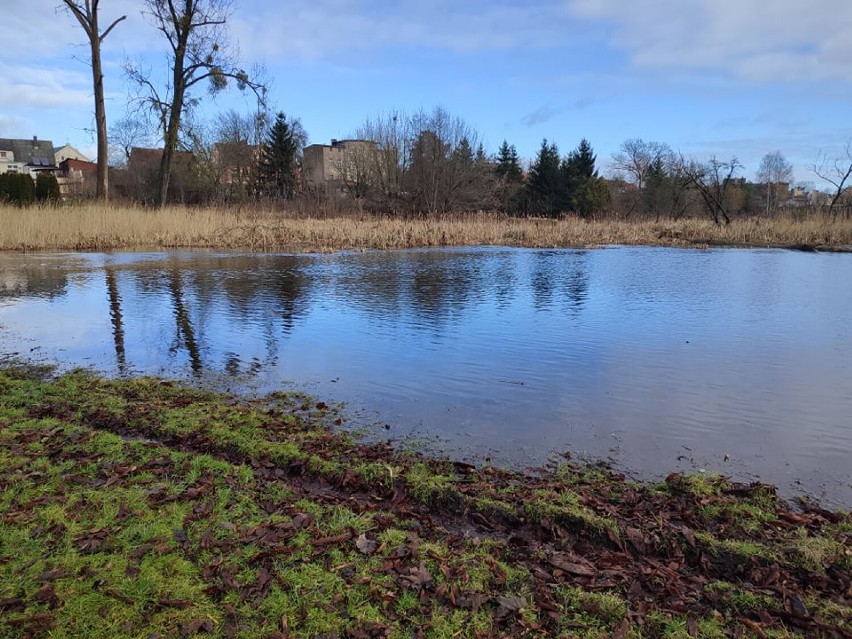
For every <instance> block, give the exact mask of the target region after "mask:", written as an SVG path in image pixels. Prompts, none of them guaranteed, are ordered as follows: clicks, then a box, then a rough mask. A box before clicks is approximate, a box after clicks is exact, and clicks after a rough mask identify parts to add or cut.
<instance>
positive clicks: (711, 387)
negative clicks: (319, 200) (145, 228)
mask: <svg viewBox="0 0 852 639" xmlns="http://www.w3.org/2000/svg"><path fill="white" fill-rule="evenodd" d="M0 261H2V264H0V265H2V267H3V269H2V280H0V327H2V331H0V353H3V352H11V351H18V350H19V344H30V345H35V346H34V347H33V348H43V349H44V353H45V354H44V357H53V358H54V359H56V360H58V361H61V362H64V363H66V364H67V365H68V366H75V365H94V366H95V367H96V368H98V369H100V370H102V371H103V372H105V373H117V374H125V373H126V374H140V373H150V374H156V375H166V376H172V377H185V378H191V379H195V380H197V381H198V382H199V383H203V384H206V383H210V384H217V385H219V384H223V383H224V384H225V385H227V386H228V387H229V388H250V389H251V390H252V391H254V390H257V391H260V392H263V391H269V390H277V389H280V388H281V387H282V386H288V387H292V386H293V385H295V386H296V387H297V388H300V389H305V390H307V391H309V392H312V393H315V394H319V395H323V396H325V397H328V398H331V399H334V400H342V401H346V402H347V403H348V405H349V410H350V418H351V419H352V420H353V421H354V423H355V424H356V425H369V424H371V423H373V422H379V423H381V424H389V425H390V426H391V429H390V431H388V432H389V434H390V435H391V436H392V437H395V438H404V437H406V436H416V437H418V438H420V437H428V438H432V440H433V444H432V445H433V447H435V448H438V449H440V450H443V451H444V452H447V453H449V454H452V455H454V456H458V457H471V458H473V459H482V458H484V457H491V458H492V459H493V460H494V461H495V462H496V463H502V464H511V465H516V466H527V465H530V464H540V463H543V462H544V461H546V459H547V457H548V455H549V454H551V453H552V452H553V451H557V450H565V449H570V450H571V451H573V452H574V453H575V454H580V455H583V454H586V455H589V456H591V457H595V458H607V459H612V460H613V461H614V462H615V463H616V464H619V465H620V466H622V467H624V468H626V469H629V470H631V471H634V472H636V473H637V474H639V475H642V476H654V475H659V474H665V473H667V472H669V471H671V470H677V469H682V470H697V469H708V470H716V471H720V472H724V473H727V474H732V475H734V476H737V477H740V478H743V479H750V478H752V477H754V476H758V477H760V478H761V479H764V480H766V481H770V482H774V483H777V484H779V485H780V486H781V487H782V489H783V490H785V491H787V492H788V493H789V492H791V491H792V490H794V489H797V488H796V487H800V488H802V489H804V490H805V491H807V492H809V493H812V494H814V495H816V496H818V497H823V498H826V499H827V500H828V501H829V503H835V504H843V505H846V506H847V507H848V506H852V473H851V472H850V469H849V463H848V461H849V460H848V457H849V450H850V449H852V424H850V422H849V419H848V415H849V414H852V382H850V380H852V370H850V367H852V287H849V286H848V282H849V281H850V280H852V256H850V255H806V254H801V253H793V252H784V251H747V250H739V251H734V250H720V251H679V250H673V249H648V248H617V249H606V250H588V251H587V250H582V251H570V250H568V251H563V250H558V251H554V250H543V251H536V250H518V249H503V248H474V249H451V250H415V251H391V252H372V253H340V254H335V255H242V254H210V253H197V254H196V253H175V254H144V255H135V254H124V255H111V256H109V257H107V256H99V255H89V256H82V257H81V256H73V257H68V256H50V255H42V256H15V255H4V256H0ZM107 336H110V337H107ZM21 350H22V351H23V352H26V351H24V350H23V349H21ZM223 380H225V381H224V382H223ZM380 430H381V432H382V433H385V430H384V429H380ZM797 482H799V483H797Z"/></svg>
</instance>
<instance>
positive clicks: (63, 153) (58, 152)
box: [53, 144, 92, 162]
mask: <svg viewBox="0 0 852 639" xmlns="http://www.w3.org/2000/svg"><path fill="white" fill-rule="evenodd" d="M53 155H54V157H55V158H56V160H57V161H58V162H62V160H67V159H69V158H72V159H74V160H82V161H83V162H91V161H92V160H91V159H90V158H88V157H86V156H85V155H83V154H82V153H80V151H79V150H77V149H75V148H74V147H73V146H71V145H70V144H66V145H64V146H60V147H59V148H56V149H53Z"/></svg>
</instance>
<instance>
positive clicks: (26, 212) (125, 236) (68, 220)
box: [0, 204, 852, 252]
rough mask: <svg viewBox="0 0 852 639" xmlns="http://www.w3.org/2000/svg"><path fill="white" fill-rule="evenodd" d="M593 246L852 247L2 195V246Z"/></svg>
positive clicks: (500, 218)
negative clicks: (21, 199) (19, 200)
mask: <svg viewBox="0 0 852 639" xmlns="http://www.w3.org/2000/svg"><path fill="white" fill-rule="evenodd" d="M486 245H487V246H516V247H529V248H590V247H601V246H607V245H625V246H672V247H695V248H707V247H731V248H783V249H790V250H804V251H825V252H852V219H848V220H844V219H826V218H823V217H821V216H813V217H802V218H796V217H790V216H787V217H779V218H775V219H771V220H768V219H765V218H743V219H735V220H733V221H732V222H731V224H730V225H728V226H717V225H715V224H713V223H712V222H711V221H709V220H704V219H680V220H660V221H652V220H610V219H602V220H597V221H586V220H582V219H579V218H575V217H567V218H563V219H545V218H515V217H508V216H506V215H503V214H488V213H476V214H468V215H457V216H442V217H422V218H396V217H388V216H375V215H367V214H360V213H357V212H352V213H344V214H340V213H336V214H335V215H333V216H325V215H322V212H321V211H317V212H315V214H314V215H309V216H304V215H299V214H297V213H294V212H288V211H286V210H280V211H279V210H268V209H257V210H255V209H251V210H248V209H246V210H234V209H224V208H214V207H208V208H186V207H170V208H166V209H145V208H140V207H133V206H122V205H100V204H82V205H69V206H66V207H59V208H54V207H33V208H30V209H18V208H15V207H10V206H8V205H2V204H0V251H15V252H21V251H24V252H31V251H116V250H146V249H147V250H150V249H152V248H159V249H214V250H215V249H220V250H223V249H234V250H248V251H254V252H282V251H286V252H332V251H339V250H372V249H401V248H416V247H419V248H427V247H445V246H486Z"/></svg>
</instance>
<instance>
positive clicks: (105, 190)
mask: <svg viewBox="0 0 852 639" xmlns="http://www.w3.org/2000/svg"><path fill="white" fill-rule="evenodd" d="M92 29H93V31H94V34H95V36H94V37H93V38H91V39H90V42H91V45H92V80H93V86H94V91H95V126H96V129H97V136H98V182H97V187H96V191H95V194H96V197H97V198H98V199H99V200H104V201H106V200H108V199H109V142H108V139H107V120H106V106H105V104H104V74H103V67H102V65H101V46H100V38H99V37H98V35H97V34H98V17H97V14H94V15H93V16H92Z"/></svg>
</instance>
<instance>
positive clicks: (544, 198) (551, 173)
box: [527, 139, 565, 217]
mask: <svg viewBox="0 0 852 639" xmlns="http://www.w3.org/2000/svg"><path fill="white" fill-rule="evenodd" d="M564 192H565V189H564V176H563V172H562V171H561V170H560V163H559V149H558V148H557V147H556V144H548V143H547V140H546V139H545V140H542V142H541V148H540V149H539V150H538V155H536V158H535V160H534V161H533V164H532V166H531V167H530V176H529V181H528V182H527V194H528V200H529V208H530V212H532V213H534V214H536V215H544V216H545V217H557V216H558V215H559V214H560V213H561V211H562V206H563V201H564Z"/></svg>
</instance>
